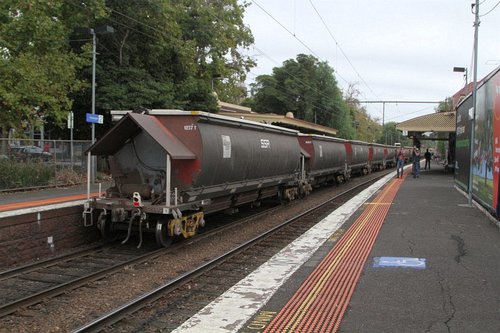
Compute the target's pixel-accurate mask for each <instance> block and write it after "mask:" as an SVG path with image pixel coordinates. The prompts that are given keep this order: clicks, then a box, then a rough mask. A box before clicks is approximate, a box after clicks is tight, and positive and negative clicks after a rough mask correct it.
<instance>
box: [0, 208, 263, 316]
mask: <svg viewBox="0 0 500 333" xmlns="http://www.w3.org/2000/svg"><path fill="white" fill-rule="evenodd" d="M272 209H273V206H270V207H267V208H266V207H263V208H262V209H259V210H253V211H250V210H246V211H243V212H242V213H241V214H240V215H239V220H238V221H231V219H230V218H228V217H227V216H226V217H223V218H220V219H217V222H216V223H212V224H211V225H210V226H209V228H207V230H206V231H205V232H204V233H203V234H201V235H199V236H198V237H196V238H194V239H193V240H192V242H197V241H201V240H203V239H204V238H208V237H211V236H213V235H214V234H216V233H221V232H224V230H225V229H224V228H235V227H237V226H238V224H241V223H245V222H246V221H247V220H249V219H251V218H256V217H258V216H259V215H261V214H267V213H268V212H269V211H271V210H272ZM233 220H234V218H233ZM151 243H152V242H151ZM185 245H186V244H185V242H178V243H176V244H173V245H172V246H171V247H169V248H160V249H157V248H155V246H154V245H153V246H152V245H149V246H145V247H143V248H141V249H137V247H136V246H135V245H134V244H129V245H125V246H124V245H122V244H114V245H109V244H108V245H99V246H95V247H92V248H89V249H85V250H82V251H79V252H74V253H71V254H67V255H64V256H59V257H57V258H52V259H48V260H44V261H41V262H36V263H33V264H30V265H26V266H22V267H18V268H14V269H11V270H7V271H4V272H0V318H1V317H4V316H6V315H8V314H11V313H13V312H15V311H16V310H18V309H19V308H22V307H26V306H30V305H33V304H37V303H39V302H41V301H43V300H44V299H47V298H50V297H54V296H57V295H60V294H63V293H65V292H67V291H69V290H73V289H76V288H78V287H81V286H84V285H87V284H89V283H90V282H92V281H96V280H99V279H101V278H103V277H105V276H108V275H111V274H113V273H116V272H119V271H121V270H123V269H124V268H125V267H127V266H131V265H136V264H139V263H142V262H146V261H150V260H154V259H155V258H157V257H158V256H161V255H166V254H174V253H176V251H179V250H180V249H179V248H181V247H182V246H185Z"/></svg>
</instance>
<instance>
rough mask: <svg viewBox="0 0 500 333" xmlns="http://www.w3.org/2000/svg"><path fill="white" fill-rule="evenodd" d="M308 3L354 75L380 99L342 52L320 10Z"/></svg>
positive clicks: (310, 0)
mask: <svg viewBox="0 0 500 333" xmlns="http://www.w3.org/2000/svg"><path fill="white" fill-rule="evenodd" d="M309 3H310V4H311V6H312V8H313V9H314V11H315V12H316V14H317V15H318V17H319V18H320V20H321V22H322V23H323V26H324V27H325V29H326V31H328V34H329V35H330V37H331V38H332V39H333V41H334V42H335V45H337V47H338V48H339V50H340V52H341V53H342V55H343V56H344V58H345V59H346V60H347V62H348V63H349V65H350V66H351V67H352V69H353V70H354V72H355V73H356V75H357V76H358V77H359V79H360V80H361V82H363V83H364V85H365V86H366V87H367V88H368V90H370V91H371V93H372V94H373V95H374V96H375V97H377V99H378V100H380V101H381V100H382V99H381V98H380V97H378V96H377V94H376V93H375V92H374V91H373V89H372V88H371V87H370V86H369V85H368V83H366V81H365V79H364V78H363V77H362V76H361V74H359V72H358V70H357V69H356V67H354V65H353V63H352V62H351V59H349V57H348V56H347V54H346V53H345V52H344V49H343V48H342V46H340V43H339V42H338V41H337V39H335V37H334V36H333V34H332V32H331V30H330V28H329V27H328V25H327V24H326V22H325V20H324V19H323V17H322V16H321V14H320V12H319V11H318V9H317V8H316V6H314V3H313V2H312V0H309Z"/></svg>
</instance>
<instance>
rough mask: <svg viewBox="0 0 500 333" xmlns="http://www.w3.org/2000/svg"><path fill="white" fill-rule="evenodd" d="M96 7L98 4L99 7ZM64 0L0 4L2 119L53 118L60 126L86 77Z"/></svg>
mask: <svg viewBox="0 0 500 333" xmlns="http://www.w3.org/2000/svg"><path fill="white" fill-rule="evenodd" d="M93 8H96V7H95V6H94V7H93ZM68 14H69V13H68V10H67V7H66V5H65V2H64V1H63V0H54V1H50V2H49V1H41V0H40V1H21V0H5V1H2V3H1V4H0V20H1V22H2V24H1V25H0V76H1V77H2V80H1V81H0V122H1V123H2V126H3V127H4V128H11V127H13V128H16V127H17V128H19V126H20V125H21V124H23V123H24V122H28V123H33V122H34V121H36V120H38V119H41V118H44V117H45V118H50V119H51V120H52V121H54V122H55V123H56V124H58V125H61V124H62V123H63V119H64V118H65V115H66V112H67V111H69V110H70V109H71V106H72V104H73V101H72V98H71V94H72V92H74V91H78V90H80V89H81V88H82V87H83V85H82V82H81V81H79V80H78V79H76V73H77V70H78V69H79V68H81V66H82V65H83V61H82V60H81V59H80V58H79V57H78V56H77V55H76V54H74V53H73V52H71V49H70V47H69V40H68V33H69V31H70V29H71V25H72V24H74V23H76V22H78V21H79V18H78V15H77V14H76V13H75V15H71V16H72V17H74V20H72V21H65V15H68Z"/></svg>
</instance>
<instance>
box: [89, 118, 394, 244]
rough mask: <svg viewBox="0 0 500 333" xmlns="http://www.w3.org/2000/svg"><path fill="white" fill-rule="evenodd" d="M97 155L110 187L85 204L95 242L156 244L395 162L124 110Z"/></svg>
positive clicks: (247, 127)
mask: <svg viewBox="0 0 500 333" xmlns="http://www.w3.org/2000/svg"><path fill="white" fill-rule="evenodd" d="M91 154H92V155H101V156H106V157H107V161H108V163H109V169H110V172H111V175H112V178H113V183H114V184H113V186H112V187H110V188H109V189H107V190H106V194H105V196H104V197H100V198H94V199H91V200H89V201H88V202H87V203H86V204H85V211H84V213H83V216H84V219H85V225H93V224H94V223H95V224H97V227H98V228H99V230H100V232H101V234H102V236H103V237H104V238H109V237H112V236H113V235H114V234H115V233H116V232H117V231H119V230H124V231H127V237H126V238H125V240H124V241H123V242H126V241H128V239H129V238H130V236H131V234H133V233H135V234H138V235H139V237H140V243H139V246H140V245H141V243H142V239H143V237H142V236H143V233H145V232H148V233H154V234H155V237H156V241H157V243H158V244H159V245H160V246H164V247H166V246H169V245H170V244H171V243H172V241H173V240H174V239H175V238H180V237H183V238H189V237H192V236H194V235H195V234H196V233H197V231H198V230H199V229H200V228H202V227H203V226H204V225H205V217H206V215H207V214H210V213H214V212H220V211H226V210H227V211H231V210H233V211H234V210H236V209H237V208H238V207H239V206H241V205H254V206H257V205H259V204H260V203H261V201H262V200H264V199H266V198H270V197H278V198H279V199H280V200H284V201H291V200H294V199H297V198H300V197H304V196H306V195H308V194H309V193H310V192H311V191H312V190H313V188H315V187H318V186H321V185H323V184H328V183H342V182H345V181H347V180H348V179H349V178H350V177H351V176H352V175H355V174H361V175H363V174H367V173H370V172H371V171H373V170H379V169H384V168H386V167H388V166H393V165H394V164H395V154H396V147H393V146H386V145H380V144H374V143H373V144H369V143H366V142H361V141H353V140H343V139H340V138H335V137H328V136H321V135H310V134H302V133H299V132H298V131H296V130H292V129H287V128H283V127H278V126H273V125H267V124H261V123H257V122H253V121H248V120H244V119H237V118H232V117H227V116H221V115H217V114H212V113H206V112H198V111H193V112H188V111H178V110H149V111H143V112H142V113H134V112H131V113H127V114H126V115H125V116H124V117H123V118H122V119H121V120H120V121H119V122H118V123H117V124H116V125H115V126H114V127H113V128H112V129H111V130H110V131H108V132H107V133H106V134H105V135H104V136H103V137H102V138H101V139H100V140H98V141H97V142H96V143H95V144H94V145H93V146H92V147H90V148H89V150H88V155H89V157H90V155H91Z"/></svg>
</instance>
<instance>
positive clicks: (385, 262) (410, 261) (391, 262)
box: [373, 257, 425, 269]
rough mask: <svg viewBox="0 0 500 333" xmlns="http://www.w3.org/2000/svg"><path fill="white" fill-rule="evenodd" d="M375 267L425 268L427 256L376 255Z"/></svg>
mask: <svg viewBox="0 0 500 333" xmlns="http://www.w3.org/2000/svg"><path fill="white" fill-rule="evenodd" d="M373 267H407V268H416V269H425V258H409V257H375V258H373Z"/></svg>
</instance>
